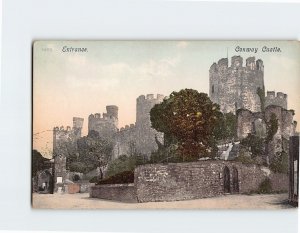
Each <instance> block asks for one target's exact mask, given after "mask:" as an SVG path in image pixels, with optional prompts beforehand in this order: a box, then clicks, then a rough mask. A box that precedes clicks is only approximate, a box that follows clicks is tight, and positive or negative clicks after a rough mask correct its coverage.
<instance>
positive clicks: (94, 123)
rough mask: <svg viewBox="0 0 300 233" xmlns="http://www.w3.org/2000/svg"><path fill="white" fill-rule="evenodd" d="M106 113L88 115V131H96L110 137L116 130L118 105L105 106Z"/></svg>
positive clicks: (107, 137)
mask: <svg viewBox="0 0 300 233" xmlns="http://www.w3.org/2000/svg"><path fill="white" fill-rule="evenodd" d="M106 111H107V112H106V113H103V114H102V117H101V114H100V113H95V114H91V115H89V119H88V132H89V133H90V132H91V131H96V132H98V133H99V135H100V136H101V137H103V138H106V139H109V140H110V139H112V138H113V137H114V133H115V132H117V130H118V107H117V106H115V105H108V106H106Z"/></svg>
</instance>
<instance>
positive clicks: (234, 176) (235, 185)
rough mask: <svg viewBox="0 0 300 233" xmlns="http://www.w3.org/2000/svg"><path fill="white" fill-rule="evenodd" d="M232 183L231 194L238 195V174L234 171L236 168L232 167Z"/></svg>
mask: <svg viewBox="0 0 300 233" xmlns="http://www.w3.org/2000/svg"><path fill="white" fill-rule="evenodd" d="M232 183H233V184H232V186H233V187H232V188H233V192H234V193H238V192H239V191H240V188H239V172H238V170H237V169H236V167H233V170H232Z"/></svg>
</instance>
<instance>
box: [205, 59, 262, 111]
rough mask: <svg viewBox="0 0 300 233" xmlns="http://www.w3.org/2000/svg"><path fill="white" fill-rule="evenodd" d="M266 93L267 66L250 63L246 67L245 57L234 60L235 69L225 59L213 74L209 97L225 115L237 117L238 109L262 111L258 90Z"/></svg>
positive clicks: (215, 64)
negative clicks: (230, 113)
mask: <svg viewBox="0 0 300 233" xmlns="http://www.w3.org/2000/svg"><path fill="white" fill-rule="evenodd" d="M258 88H261V89H262V90H264V66H263V62H262V60H257V61H255V58H254V57H249V58H247V59H246V65H245V66H243V58H242V57H241V56H233V57H232V58H231V65H230V66H228V59H227V58H222V59H220V60H219V61H218V63H213V64H212V66H211V67H210V70H209V96H210V98H211V100H212V101H213V102H214V103H217V104H219V105H220V108H221V111H223V112H225V113H227V112H233V113H235V112H236V110H237V109H248V110H250V111H252V112H258V111H261V103H260V98H259V96H258V94H257V89H258Z"/></svg>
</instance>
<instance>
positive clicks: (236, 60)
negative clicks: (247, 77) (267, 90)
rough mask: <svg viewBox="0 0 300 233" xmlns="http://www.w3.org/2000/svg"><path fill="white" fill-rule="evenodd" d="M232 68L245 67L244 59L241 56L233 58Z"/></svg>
mask: <svg viewBox="0 0 300 233" xmlns="http://www.w3.org/2000/svg"><path fill="white" fill-rule="evenodd" d="M231 67H232V68H239V67H243V58H242V57H241V56H233V57H231Z"/></svg>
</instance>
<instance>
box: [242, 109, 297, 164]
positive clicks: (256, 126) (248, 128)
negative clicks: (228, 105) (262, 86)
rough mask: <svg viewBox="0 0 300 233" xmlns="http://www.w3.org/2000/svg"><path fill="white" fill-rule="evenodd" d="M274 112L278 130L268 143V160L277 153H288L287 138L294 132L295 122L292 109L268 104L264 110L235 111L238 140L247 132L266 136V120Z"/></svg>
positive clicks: (245, 135)
mask: <svg viewBox="0 0 300 233" xmlns="http://www.w3.org/2000/svg"><path fill="white" fill-rule="evenodd" d="M272 114H275V116H276V119H277V120H278V130H277V132H276V134H275V135H274V137H273V140H272V141H271V142H270V143H269V144H268V148H267V154H268V157H269V159H270V161H271V160H272V159H273V158H275V156H277V155H278V154H279V153H281V152H282V151H285V152H286V153H288V143H287V142H288V140H289V138H290V137H291V136H293V135H294V134H295V131H296V126H297V122H295V121H294V120H293V117H294V111H293V110H286V109H285V108H282V107H281V106H276V105H269V106H267V107H266V108H265V111H264V112H255V113H253V112H251V111H249V110H246V109H239V110H238V111H237V137H238V139H239V140H241V139H244V138H246V137H247V135H248V134H255V135H257V136H259V137H265V136H266V122H268V121H269V120H270V118H271V115H272Z"/></svg>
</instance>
